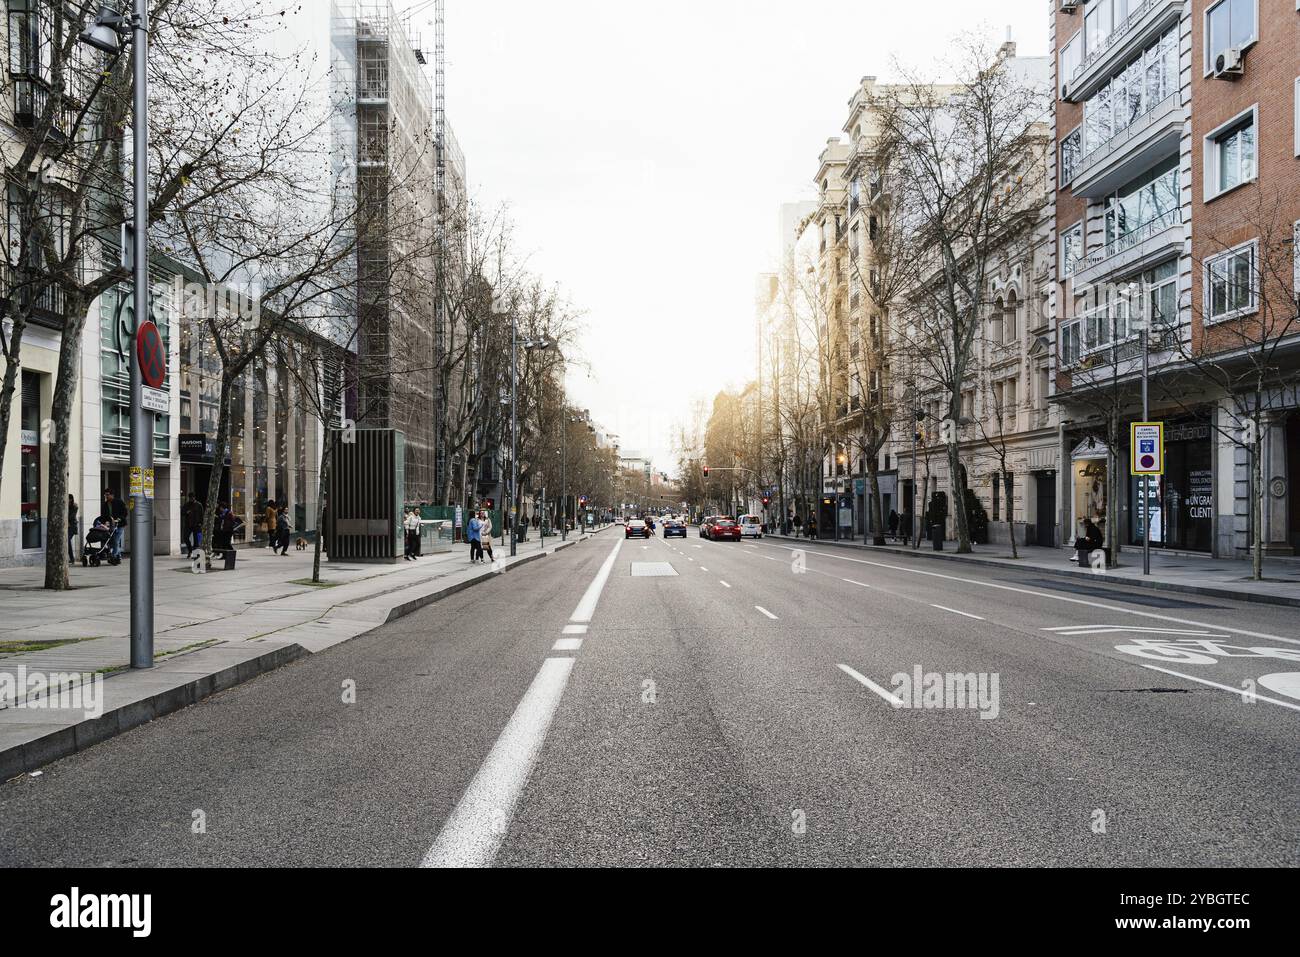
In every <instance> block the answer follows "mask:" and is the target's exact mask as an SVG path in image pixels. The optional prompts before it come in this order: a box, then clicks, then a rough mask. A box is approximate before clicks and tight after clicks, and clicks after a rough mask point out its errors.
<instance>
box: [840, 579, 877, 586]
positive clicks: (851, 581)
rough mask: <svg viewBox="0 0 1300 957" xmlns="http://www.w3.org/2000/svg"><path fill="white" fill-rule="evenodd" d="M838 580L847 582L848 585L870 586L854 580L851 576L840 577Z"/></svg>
mask: <svg viewBox="0 0 1300 957" xmlns="http://www.w3.org/2000/svg"><path fill="white" fill-rule="evenodd" d="M840 581H842V582H848V583H849V584H850V585H861V586H862V587H863V588H871V587H872V586H871V585H868V584H867V583H866V582H855V581H854V580H853V579H852V578H841V579H840Z"/></svg>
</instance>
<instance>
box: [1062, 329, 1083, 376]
mask: <svg viewBox="0 0 1300 957" xmlns="http://www.w3.org/2000/svg"><path fill="white" fill-rule="evenodd" d="M1079 325H1080V324H1079V322H1078V321H1077V320H1076V321H1075V322H1071V323H1067V324H1066V325H1064V326H1062V327H1061V364H1062V365H1065V366H1071V365H1074V364H1075V363H1076V362H1078V361H1079V355H1080V352H1081V346H1082V343H1081V342H1080V328H1079Z"/></svg>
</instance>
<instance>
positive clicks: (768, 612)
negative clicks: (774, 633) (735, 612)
mask: <svg viewBox="0 0 1300 957" xmlns="http://www.w3.org/2000/svg"><path fill="white" fill-rule="evenodd" d="M754 607H755V608H757V609H758V610H759V611H761V612H762V613H763V614H765V615H767V617H768V618H771V619H772V620H773V621H780V619H779V618H777V617H776V615H774V614H772V613H771V612H770V611H768V610H767V609H766V608H764V607H763V606H762V605H755V606H754Z"/></svg>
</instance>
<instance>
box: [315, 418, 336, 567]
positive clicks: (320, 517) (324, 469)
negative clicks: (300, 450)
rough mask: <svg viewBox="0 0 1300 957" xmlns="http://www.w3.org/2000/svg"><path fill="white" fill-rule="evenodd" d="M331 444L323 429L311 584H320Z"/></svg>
mask: <svg viewBox="0 0 1300 957" xmlns="http://www.w3.org/2000/svg"><path fill="white" fill-rule="evenodd" d="M331 449H332V445H331V443H330V430H329V428H328V427H326V429H325V435H324V440H323V441H322V442H321V452H320V466H319V468H318V470H317V472H316V485H317V489H316V549H315V553H314V554H313V555H312V558H311V580H312V584H314V585H319V584H320V580H321V579H320V555H321V545H322V544H323V543H324V540H325V487H326V483H327V481H328V479H329V475H328V472H329V461H330V451H331Z"/></svg>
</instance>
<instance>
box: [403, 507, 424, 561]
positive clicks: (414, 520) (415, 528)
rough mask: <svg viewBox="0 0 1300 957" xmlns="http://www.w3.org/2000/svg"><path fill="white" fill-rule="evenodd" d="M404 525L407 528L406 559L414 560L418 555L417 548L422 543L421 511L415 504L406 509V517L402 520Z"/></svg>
mask: <svg viewBox="0 0 1300 957" xmlns="http://www.w3.org/2000/svg"><path fill="white" fill-rule="evenodd" d="M402 527H403V528H405V529H406V555H405V556H404V557H405V559H406V561H408V562H413V561H415V559H416V558H417V557H419V556H418V555H417V549H418V548H419V543H420V513H419V512H418V511H417V510H416V508H415V507H414V506H412V507H411V508H409V509H407V510H406V518H405V519H404V520H403V522H402Z"/></svg>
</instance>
